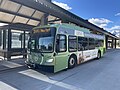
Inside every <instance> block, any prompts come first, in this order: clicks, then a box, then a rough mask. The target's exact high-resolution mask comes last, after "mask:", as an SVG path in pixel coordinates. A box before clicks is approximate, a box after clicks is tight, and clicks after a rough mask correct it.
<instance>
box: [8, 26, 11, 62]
mask: <svg viewBox="0 0 120 90" xmlns="http://www.w3.org/2000/svg"><path fill="white" fill-rule="evenodd" d="M11 38H12V35H11V29H10V28H9V29H8V48H7V50H8V51H7V60H10V59H11V52H10V50H11V44H12V43H11Z"/></svg>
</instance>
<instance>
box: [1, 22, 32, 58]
mask: <svg viewBox="0 0 120 90" xmlns="http://www.w3.org/2000/svg"><path fill="white" fill-rule="evenodd" d="M32 28H33V26H30V25H24V24H10V25H5V26H1V27H0V56H1V57H3V58H4V59H5V58H6V59H7V60H9V59H11V57H12V56H18V55H23V57H26V49H27V42H28V39H29V31H30V30H31V29H32Z"/></svg>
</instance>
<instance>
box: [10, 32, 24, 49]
mask: <svg viewBox="0 0 120 90" xmlns="http://www.w3.org/2000/svg"><path fill="white" fill-rule="evenodd" d="M23 33H24V32H23V31H18V30H11V35H12V40H11V48H22V47H23V45H24V44H23V42H24V34H23Z"/></svg>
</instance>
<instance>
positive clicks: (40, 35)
mask: <svg viewBox="0 0 120 90" xmlns="http://www.w3.org/2000/svg"><path fill="white" fill-rule="evenodd" d="M55 33H56V28H53V27H51V28H39V29H35V30H33V31H32V33H31V35H30V39H29V42H28V50H30V51H32V52H53V50H54V41H55Z"/></svg>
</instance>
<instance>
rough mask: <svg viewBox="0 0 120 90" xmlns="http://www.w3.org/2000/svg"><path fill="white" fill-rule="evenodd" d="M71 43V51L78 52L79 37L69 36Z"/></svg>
mask: <svg viewBox="0 0 120 90" xmlns="http://www.w3.org/2000/svg"><path fill="white" fill-rule="evenodd" d="M68 42H69V51H70V52H73V51H77V37H76V36H69V37H68Z"/></svg>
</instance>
